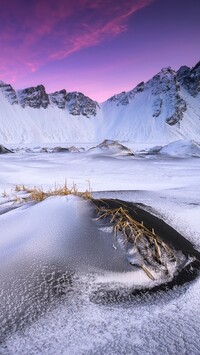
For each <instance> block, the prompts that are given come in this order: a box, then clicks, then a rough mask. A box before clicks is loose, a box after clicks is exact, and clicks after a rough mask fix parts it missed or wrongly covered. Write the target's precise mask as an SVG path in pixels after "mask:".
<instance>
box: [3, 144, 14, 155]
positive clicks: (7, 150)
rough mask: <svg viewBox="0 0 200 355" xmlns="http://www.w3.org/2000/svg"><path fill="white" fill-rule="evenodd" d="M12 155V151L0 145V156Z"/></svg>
mask: <svg viewBox="0 0 200 355" xmlns="http://www.w3.org/2000/svg"><path fill="white" fill-rule="evenodd" d="M7 153H13V152H12V150H9V149H7V148H6V147H4V146H3V145H0V154H7Z"/></svg>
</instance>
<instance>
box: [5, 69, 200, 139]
mask: <svg viewBox="0 0 200 355" xmlns="http://www.w3.org/2000/svg"><path fill="white" fill-rule="evenodd" d="M105 138H108V139H117V140H130V141H134V142H136V143H144V142H145V143H169V142H172V141H175V140H177V139H194V140H196V141H198V142H200V62H198V63H197V64H196V65H195V66H194V67H193V68H191V69H190V68H188V67H186V66H183V67H181V68H180V69H179V70H178V71H174V70H173V69H171V68H170V67H169V68H164V69H162V70H161V71H160V72H159V73H158V74H156V75H155V76H154V77H153V78H152V79H150V80H149V81H148V82H146V83H143V82H142V83H140V84H139V85H137V86H136V87H135V88H134V89H133V90H131V91H129V92H122V93H120V94H117V95H115V96H113V97H111V98H110V99H108V100H107V101H105V102H104V103H102V104H98V103H97V102H96V101H93V100H92V99H90V98H89V97H87V96H85V95H84V94H82V93H79V92H71V93H70V92H67V91H66V90H65V89H63V90H60V91H57V92H55V93H51V94H47V93H46V90H45V87H44V86H43V85H38V86H37V87H30V88H27V89H24V90H18V91H15V90H14V89H13V88H12V86H11V85H9V84H6V83H4V82H2V81H0V143H2V144H4V143H48V142H69V141H71V142H72V141H73V142H90V141H102V140H103V139H105Z"/></svg>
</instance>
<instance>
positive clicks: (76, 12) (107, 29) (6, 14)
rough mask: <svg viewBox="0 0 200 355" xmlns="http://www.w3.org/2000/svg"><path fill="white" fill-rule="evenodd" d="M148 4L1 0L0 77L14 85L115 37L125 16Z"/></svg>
mask: <svg viewBox="0 0 200 355" xmlns="http://www.w3.org/2000/svg"><path fill="white" fill-rule="evenodd" d="M152 1H153V0H125V1H123V4H122V2H121V0H115V2H114V3H113V1H111V0H96V1H93V0H76V1H71V0H70V1H69V0H57V1H55V0H48V1H46V0H34V1H25V0H18V2H13V0H7V1H4V0H2V4H1V14H0V22H1V24H2V26H3V30H2V31H0V45H1V57H0V77H3V78H6V80H8V81H9V80H10V79H9V78H11V77H12V78H13V80H14V78H16V80H17V78H19V77H23V76H24V75H27V74H28V73H35V72H36V71H37V70H38V69H39V68H41V67H42V66H45V65H46V64H47V63H48V62H52V61H57V60H60V59H63V58H66V57H68V56H69V55H71V54H73V53H75V52H78V51H80V50H81V49H83V48H89V47H91V46H95V45H97V44H99V43H101V42H103V41H105V40H107V39H109V38H113V37H116V36H118V35H120V34H121V33H122V32H124V31H126V30H127V26H128V24H127V21H128V19H129V17H130V16H131V15H133V14H134V13H135V12H137V11H139V10H140V9H141V8H143V7H145V6H147V5H149V4H150V3H151V2H152ZM17 3H18V4H17ZM19 3H21V5H22V6H17V5H19ZM1 18H2V20H1Z"/></svg>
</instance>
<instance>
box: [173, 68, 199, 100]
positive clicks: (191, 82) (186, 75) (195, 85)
mask: <svg viewBox="0 0 200 355" xmlns="http://www.w3.org/2000/svg"><path fill="white" fill-rule="evenodd" d="M177 78H178V81H179V82H180V84H181V85H182V86H183V87H184V88H185V89H186V90H187V91H189V93H190V95H192V96H194V97H196V96H197V95H198V93H199V92H200V61H199V62H198V63H197V64H196V65H195V66H194V67H193V68H192V69H190V68H188V67H186V66H182V67H180V69H179V70H178V72H177Z"/></svg>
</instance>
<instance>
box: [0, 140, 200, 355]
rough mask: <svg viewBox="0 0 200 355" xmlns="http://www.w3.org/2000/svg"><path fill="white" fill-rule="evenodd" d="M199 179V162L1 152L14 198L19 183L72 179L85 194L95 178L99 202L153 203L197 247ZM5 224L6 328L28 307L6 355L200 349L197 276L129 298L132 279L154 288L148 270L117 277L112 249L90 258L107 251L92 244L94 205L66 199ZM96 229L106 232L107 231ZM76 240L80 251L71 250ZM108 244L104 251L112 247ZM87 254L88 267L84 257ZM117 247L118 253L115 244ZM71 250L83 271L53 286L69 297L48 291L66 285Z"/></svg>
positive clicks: (3, 178)
mask: <svg viewBox="0 0 200 355" xmlns="http://www.w3.org/2000/svg"><path fill="white" fill-rule="evenodd" d="M129 147H130V148H131V146H129ZM199 177H200V165H199V159H197V158H192V157H190V158H187V157H186V158H184V159H178V158H176V157H174V158H172V157H168V156H166V155H165V156H164V155H160V156H135V157H134V156H128V157H125V158H123V157H120V156H107V157H106V156H104V154H102V155H101V154H97V155H96V156H95V155H90V154H87V153H84V152H82V153H67V154H60V153H54V154H49V153H42V154H41V153H33V152H29V153H25V152H24V151H18V153H15V154H6V155H1V170H0V191H1V192H2V193H3V192H4V190H6V192H7V193H8V194H12V196H13V197H14V196H15V195H16V192H15V191H14V190H13V191H12V192H11V188H13V186H14V185H15V184H25V185H28V186H31V187H32V186H34V185H36V186H41V185H42V186H43V187H44V189H45V188H46V189H48V188H49V187H54V184H55V181H56V182H57V183H58V184H59V183H60V184H63V183H64V180H65V179H67V183H68V184H69V186H70V184H72V183H73V181H75V182H76V183H77V185H78V188H79V189H80V190H85V188H87V187H88V182H87V181H86V180H88V179H89V180H90V184H91V187H92V189H93V191H96V192H94V196H96V197H109V198H116V197H118V198H121V199H124V200H129V201H134V202H139V203H144V204H145V205H148V206H150V207H151V208H152V209H153V213H155V214H156V215H158V216H160V217H161V218H163V219H164V220H165V221H166V222H167V223H169V224H170V225H172V226H173V227H174V228H176V229H177V230H178V231H179V232H180V233H182V234H183V235H184V236H185V237H186V238H187V239H188V240H190V241H192V242H193V243H194V245H195V247H196V248H197V249H198V250H200V234H199V230H200V220H199V213H200V186H199V184H200V179H199ZM113 190H115V191H113ZM122 190H123V191H122ZM103 191H107V192H103ZM8 200H9V197H3V196H2V197H0V203H1V205H0V213H3V212H6V210H7V209H8V208H15V207H16V205H15V204H13V202H11V203H10V202H8ZM77 215H78V216H79V217H78V218H79V223H77ZM88 218H89V220H90V223H89V224H88V222H86V220H88ZM33 221H37V223H33ZM0 223H1V239H0V242H1V258H0V260H1V261H0V264H1V268H0V269H1V271H0V273H1V278H2V280H3V287H2V288H1V296H0V297H1V307H3V309H4V310H6V309H7V305H8V304H10V305H11V308H10V313H9V314H5V313H1V316H3V317H5V318H6V319H8V318H9V317H10V318H9V319H13V323H12V322H11V323H9V324H8V327H9V326H10V327H12V326H14V324H15V322H16V319H19V318H18V317H19V312H20V304H23V305H27V307H25V309H26V311H25V313H24V315H23V317H22V318H23V319H24V324H23V322H22V323H20V324H19V323H18V324H19V325H20V326H21V327H22V330H21V331H17V332H14V333H10V336H8V338H7V340H6V342H3V345H2V346H1V347H0V352H1V353H2V354H3V355H4V354H6V355H7V354H13V355H14V354H15V355H23V354H24V355H25V354H27V353H31V354H41V353H42V354H45V355H47V354H48V355H51V354H52V355H53V354H55V353H56V354H58V355H60V354H66V355H68V354H70V355H71V354H77V353H80V354H94V353H97V354H102V353H109V354H122V353H133V351H134V352H135V353H140V354H147V353H148V354H152V355H153V354H155V353H158V352H161V351H162V353H163V354H166V355H168V354H171V353H192V354H195V355H196V354H198V353H199V351H200V343H199V337H198V332H199V319H200V313H199V310H200V303H199V286H200V285H199V278H197V279H196V281H194V282H192V283H189V284H185V285H184V286H181V287H178V288H177V289H174V290H171V291H169V292H160V293H159V294H155V295H146V296H144V297H143V298H140V297H136V298H134V299H131V300H130V299H129V296H128V289H129V288H130V287H131V285H132V284H133V283H132V282H133V281H134V282H141V281H142V282H143V283H145V282H147V280H145V279H144V273H143V272H142V271H139V272H138V273H137V274H135V276H134V278H132V276H131V277H130V273H131V271H130V270H128V269H127V271H126V272H125V273H122V272H121V271H120V270H118V271H116V270H117V269H116V268H115V269H114V270H115V272H113V271H112V270H113V269H112V268H110V266H109V265H108V264H106V263H105V257H106V251H105V256H104V257H103V259H102V260H103V265H102V264H101V263H100V262H99V261H98V263H97V264H95V263H94V261H93V260H94V257H93V255H94V253H95V254H96V253H98V251H99V250H100V249H99V248H100V245H98V250H97V251H96V249H93V247H91V248H88V247H87V246H88V243H86V241H87V238H89V239H88V240H89V243H91V239H92V238H93V236H94V235H98V233H97V234H96V227H95V222H94V221H91V210H90V207H89V206H87V202H84V201H83V202H80V201H79V200H77V199H76V198H74V197H72V198H70V197H69V198H68V200H67V203H66V199H65V198H51V199H49V200H47V201H45V202H43V203H42V204H40V205H37V206H32V207H29V206H27V208H25V209H24V208H23V209H22V208H21V209H20V208H18V209H14V210H12V211H10V212H7V213H5V214H2V215H1V216H0ZM93 223H94V224H93ZM79 231H81V236H80V232H79ZM99 233H105V235H106V236H107V237H108V236H109V230H108V231H106V230H105V231H104V232H103V231H99ZM106 233H108V234H106ZM77 235H79V236H80V238H84V243H83V245H81V248H80V249H77V239H76V238H77V237H76V236H77ZM108 239H109V238H108ZM69 240H70V243H69ZM73 240H74V241H75V244H76V245H73V243H72V244H71V242H73ZM79 242H80V239H79ZM111 243H112V241H111ZM70 245H71V246H70ZM91 246H92V243H91ZM105 246H106V249H107V242H105ZM73 250H74V252H72V251H73ZM84 250H85V253H86V254H84V252H83V255H84V258H83V259H84V260H85V259H86V260H87V261H86V263H85V264H84V263H83V259H81V257H82V254H81V253H82V251H84ZM8 251H9V252H8ZM110 251H111V253H112V252H113V253H114V252H115V249H114V248H112V245H110V246H109V252H110ZM71 253H72V255H73V256H74V257H73V258H71V260H70V265H71V263H72V264H73V265H74V267H75V269H76V270H77V271H76V276H73V275H72V281H71V282H72V284H71V283H70V284H68V286H67V288H66V289H63V288H61V290H60V289H59V288H58V289H57V288H56V290H57V291H56V292H59V294H60V293H61V294H62V295H63V296H62V297H61V298H57V296H55V288H54V287H53V286H51V285H55V282H54V280H57V281H56V282H57V283H56V285H62V280H63V277H64V278H67V277H68V276H67V274H66V272H67V270H68V266H69V264H68V262H69V258H68V257H66V255H68V256H69V254H70V255H71ZM102 254H103V255H104V253H101V255H102ZM76 256H77V258H76ZM86 256H87V257H86ZM119 259H120V258H119ZM77 260H78V263H77V262H76V261H77ZM97 260H99V259H98V258H97ZM106 260H109V259H107V258H106ZM111 260H112V258H111ZM120 260H124V259H123V258H122V259H120ZM113 262H114V261H113ZM113 262H112V263H113ZM123 263H124V261H123V262H122V264H123ZM80 264H81V265H82V267H81V270H78V265H80ZM106 265H107V271H106V270H105V267H106ZM123 268H124V264H123ZM5 270H6V272H5ZM88 270H93V272H96V271H97V270H100V273H99V272H97V276H95V277H94V273H93V272H92V273H89V274H88V273H87V271H88ZM5 275H7V278H6V277H5ZM131 275H133V274H131ZM136 275H137V276H136ZM41 280H42V283H41ZM33 285H34V288H33ZM41 285H42V287H40V286H41ZM56 287H57V286H56ZM2 290H3V293H2ZM16 290H17V291H16ZM25 290H28V295H29V297H27V298H26V297H25V298H23V297H24V295H25V294H27V293H26V292H27V291H26V292H25ZM67 290H68V291H67ZM120 290H121V291H120ZM8 296H9V297H8ZM59 297H60V296H59ZM30 300H32V301H31V305H30ZM122 300H123V301H122ZM102 302H103V303H102ZM104 302H105V304H104ZM4 306H5V307H4ZM45 310H46V313H45ZM22 318H21V319H22ZM2 324H4V323H2Z"/></svg>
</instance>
